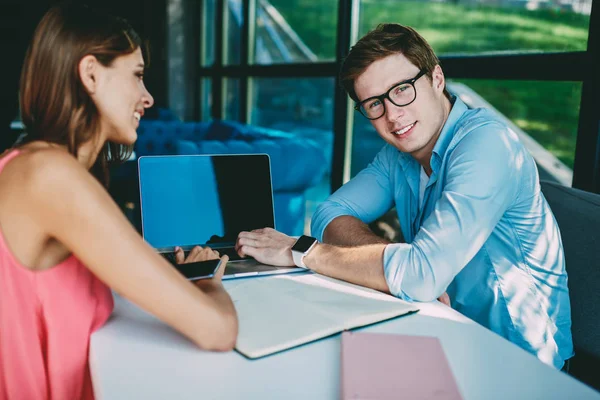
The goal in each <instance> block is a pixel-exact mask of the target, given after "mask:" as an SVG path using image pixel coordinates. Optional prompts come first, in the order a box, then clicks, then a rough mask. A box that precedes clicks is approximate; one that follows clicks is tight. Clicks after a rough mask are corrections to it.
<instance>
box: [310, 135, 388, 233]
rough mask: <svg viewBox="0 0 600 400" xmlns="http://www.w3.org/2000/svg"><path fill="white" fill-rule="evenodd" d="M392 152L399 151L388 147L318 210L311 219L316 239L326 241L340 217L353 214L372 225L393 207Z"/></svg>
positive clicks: (312, 230) (312, 231)
mask: <svg viewBox="0 0 600 400" xmlns="http://www.w3.org/2000/svg"><path fill="white" fill-rule="evenodd" d="M390 151H396V150H392V149H391V148H390V147H389V146H385V147H384V148H383V149H382V150H381V151H380V152H379V153H378V154H377V156H376V157H375V159H374V160H373V162H372V163H370V164H369V165H368V166H367V168H365V169H364V170H362V171H361V172H360V173H358V174H357V175H356V177H354V178H353V179H351V180H350V181H349V182H348V183H346V184H345V185H343V186H342V187H341V188H340V189H338V190H337V191H336V192H335V193H334V194H332V195H331V196H330V197H329V198H328V199H327V200H326V201H325V202H323V203H322V204H321V205H320V206H319V207H318V208H317V210H316V211H315V214H314V215H313V218H312V220H311V233H312V235H313V236H314V237H316V238H317V239H318V240H319V241H322V240H323V233H324V232H325V228H327V225H329V223H331V221H333V220H334V219H335V218H337V217H339V216H342V215H350V216H353V217H356V218H358V219H360V220H361V221H363V222H365V223H370V222H372V221H374V220H376V219H377V218H379V217H380V216H381V215H383V214H384V213H385V212H386V211H388V210H389V209H390V208H391V207H392V204H393V201H394V199H393V195H392V189H391V186H392V185H391V184H390V176H389V174H390V165H389V157H390Z"/></svg>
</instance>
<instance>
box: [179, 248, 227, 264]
mask: <svg viewBox="0 0 600 400" xmlns="http://www.w3.org/2000/svg"><path fill="white" fill-rule="evenodd" d="M217 258H219V252H218V251H216V250H213V249H211V248H210V247H201V246H196V247H194V248H193V249H192V251H190V253H189V254H188V256H187V257H186V256H185V253H184V252H183V249H182V248H181V247H179V246H177V247H175V262H177V264H187V263H192V262H197V261H206V260H216V259H217Z"/></svg>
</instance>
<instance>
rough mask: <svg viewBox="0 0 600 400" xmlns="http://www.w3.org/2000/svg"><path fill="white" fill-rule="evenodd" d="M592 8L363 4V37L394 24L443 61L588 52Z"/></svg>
mask: <svg viewBox="0 0 600 400" xmlns="http://www.w3.org/2000/svg"><path fill="white" fill-rule="evenodd" d="M591 7H592V1H591V0H587V1H585V0H584V1H580V0H565V1H519V0H498V1H489V0H452V1H430V0H424V1H403V0H400V1H399V0H362V1H361V7H360V29H359V37H361V36H363V35H364V34H366V33H367V32H368V31H370V30H371V29H373V28H375V27H376V26H377V24H379V23H382V22H395V23H400V24H404V25H409V26H411V27H413V28H415V29H416V30H417V31H418V32H419V33H420V34H421V35H423V37H424V38H425V39H427V41H428V42H429V43H430V44H431V46H432V47H433V49H434V51H435V52H436V53H437V54H438V55H444V54H452V53H463V54H482V53H489V52H507V51H520V52H539V51H543V52H562V51H585V50H586V49H587V38H588V28H589V23H590V11H591Z"/></svg>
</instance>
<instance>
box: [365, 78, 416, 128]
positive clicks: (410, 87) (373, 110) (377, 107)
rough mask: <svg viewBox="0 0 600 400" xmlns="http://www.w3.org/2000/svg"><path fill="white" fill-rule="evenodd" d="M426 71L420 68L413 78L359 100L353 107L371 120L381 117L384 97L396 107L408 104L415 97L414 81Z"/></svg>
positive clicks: (383, 112) (383, 108)
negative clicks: (380, 93)
mask: <svg viewBox="0 0 600 400" xmlns="http://www.w3.org/2000/svg"><path fill="white" fill-rule="evenodd" d="M426 72H427V71H426V70H421V72H419V73H418V74H417V76H415V77H414V78H412V79H409V80H407V81H402V82H400V83H397V84H395V85H394V86H393V87H392V88H390V90H388V91H387V92H386V93H384V94H382V95H380V96H373V97H369V98H368V99H366V100H363V101H361V102H360V103H358V104H357V105H356V106H354V109H355V110H358V111H360V113H361V114H362V115H364V116H365V117H366V118H368V119H371V120H373V119H377V118H381V117H383V115H384V114H385V99H388V100H389V101H390V102H391V103H392V104H394V105H395V106H398V107H404V106H407V105H409V104H410V103H412V102H413V101H415V99H416V98H417V89H415V82H416V81H417V79H419V78H420V77H422V76H423V75H425V73H426Z"/></svg>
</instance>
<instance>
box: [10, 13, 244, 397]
mask: <svg viewBox="0 0 600 400" xmlns="http://www.w3.org/2000/svg"><path fill="white" fill-rule="evenodd" d="M140 43H141V42H140V39H139V37H138V35H137V34H136V33H135V32H134V31H133V30H132V29H131V27H130V26H129V25H128V24H127V23H126V22H125V21H123V20H120V19H117V18H114V17H110V16H108V15H104V14H100V13H97V12H95V11H93V10H91V9H89V8H87V7H85V6H81V5H74V4H71V5H68V6H66V5H62V6H57V7H54V8H52V9H51V10H50V11H48V13H47V14H46V15H45V16H44V17H43V19H42V20H41V22H40V24H39V25H38V27H37V29H36V31H35V33H34V37H33V39H32V43H31V45H30V47H29V50H28V52H27V55H26V58H25V62H24V66H23V70H22V76H21V92H20V97H21V111H22V119H23V123H24V125H25V126H26V130H27V132H28V135H27V140H26V142H25V143H23V144H21V145H19V146H18V147H17V148H14V149H11V150H9V151H7V152H5V153H4V154H2V155H1V157H0V399H6V398H8V399H79V398H85V399H89V398H93V394H92V387H91V382H90V377H89V370H88V364H87V354H88V345H89V337H90V334H91V333H92V332H93V331H94V330H96V329H97V328H99V327H100V326H102V324H103V323H104V322H105V321H106V320H107V318H108V317H109V315H110V313H111V311H112V308H113V301H112V297H111V292H110V289H109V287H110V288H112V289H113V290H115V291H116V292H118V293H120V294H121V295H122V296H124V297H126V298H128V299H129V300H131V301H132V302H134V303H136V304H138V305H139V306H140V307H142V308H144V309H145V310H147V311H149V312H150V313H152V314H154V315H156V316H157V317H158V318H160V319H161V320H163V321H164V322H166V323H167V324H169V325H171V326H172V327H174V328H175V329H177V330H178V331H180V332H181V333H182V334H184V335H185V336H187V337H188V338H190V339H191V340H192V341H194V342H195V343H197V345H198V346H200V347H201V348H203V349H208V350H223V351H225V350H230V349H232V348H233V346H234V344H235V340H236V336H237V316H236V313H235V309H234V307H233V304H232V302H231V299H230V298H229V296H228V295H227V293H226V292H225V290H224V289H223V286H222V284H221V276H222V273H223V270H222V269H221V271H220V274H219V276H217V277H216V278H214V279H211V280H203V281H198V282H197V283H196V284H192V283H190V282H188V281H186V280H185V279H184V278H183V277H182V276H181V275H180V274H179V273H178V272H177V271H176V270H175V269H174V268H172V266H171V265H170V264H169V263H168V262H167V261H166V260H164V259H163V258H162V257H160V256H159V255H157V254H156V253H155V252H154V251H153V250H152V249H151V248H150V247H149V246H147V245H146V244H145V243H144V242H143V240H142V239H141V238H140V237H139V235H138V234H137V232H136V231H135V230H134V229H133V228H132V226H131V225H130V224H129V222H128V221H127V220H126V219H125V217H124V216H123V214H122V213H121V211H120V210H119V208H118V207H117V205H116V204H115V203H114V202H113V201H112V199H111V198H110V197H109V195H108V193H107V192H106V190H105V188H104V187H103V186H102V184H101V183H100V182H104V181H105V178H106V176H107V172H106V171H107V170H106V168H107V164H108V163H109V162H114V161H120V160H124V159H126V158H127V157H128V156H129V154H130V149H131V147H130V146H131V145H132V144H133V143H134V142H135V140H136V138H137V135H136V128H137V127H138V124H139V120H140V118H141V117H142V116H143V114H144V110H145V109H146V108H149V107H151V106H152V103H153V99H152V96H151V95H150V93H148V91H147V90H146V88H145V86H144V83H143V74H144V59H143V57H142V52H141V49H140ZM90 171H91V172H92V173H90ZM182 256H183V255H182V254H181V252H180V253H179V254H178V258H179V261H183V260H182V258H183V257H182ZM217 256H218V253H216V252H214V251H212V250H210V249H201V248H196V249H194V251H192V253H191V255H190V257H188V260H186V261H195V260H202V259H209V258H216V257H217ZM224 261H225V262H226V261H227V259H226V258H225V257H224Z"/></svg>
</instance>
